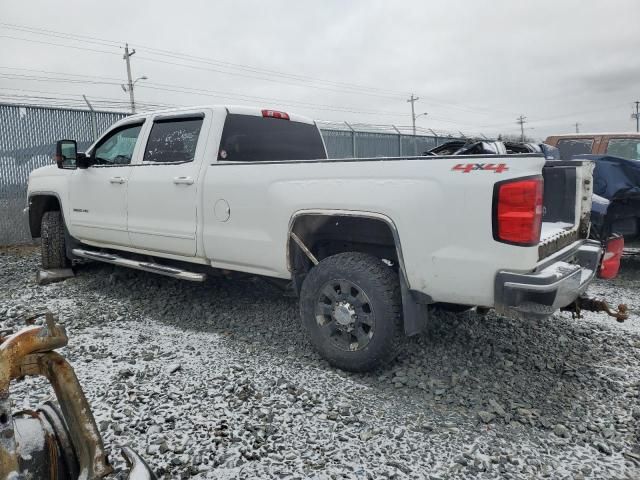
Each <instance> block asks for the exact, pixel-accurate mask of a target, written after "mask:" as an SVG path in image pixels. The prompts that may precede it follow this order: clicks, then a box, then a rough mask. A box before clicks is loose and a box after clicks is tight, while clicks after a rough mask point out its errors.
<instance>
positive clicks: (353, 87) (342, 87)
mask: <svg viewBox="0 0 640 480" xmlns="http://www.w3.org/2000/svg"><path fill="white" fill-rule="evenodd" d="M0 27H3V28H8V29H13V30H18V31H20V32H23V33H31V34H35V35H47V36H48V37H49V36H56V37H57V38H64V39H68V40H71V41H84V42H89V41H91V42H92V43H94V44H98V45H102V46H116V45H119V43H118V42H115V41H113V40H106V39H100V38H96V37H90V36H87V35H78V34H69V33H64V32H56V31H53V30H48V29H42V28H35V27H28V26H22V25H15V24H9V23H0ZM25 40H27V39H25ZM27 41H28V40H27ZM49 44H52V45H57V46H64V45H60V44H53V43H51V42H49ZM135 46H137V47H139V48H145V49H146V50H148V52H147V53H148V54H150V55H159V56H165V57H169V58H173V59H179V60H184V61H188V62H192V63H205V64H208V65H213V66H217V67H223V68H224V67H226V68H232V69H239V70H243V71H245V72H250V73H251V74H247V73H244V74H242V73H239V72H229V71H225V70H219V69H213V68H209V69H204V70H208V71H213V72H216V73H221V74H227V75H235V76H245V77H249V78H254V79H259V80H262V81H271V82H273V81H275V82H277V83H285V84H293V85H295V83H291V81H294V82H296V81H297V82H299V83H300V82H302V83H303V86H305V87H307V88H316V89H324V90H330V91H338V92H345V91H346V92H347V93H352V94H353V93H355V94H361V95H372V96H377V97H383V98H396V97H397V96H404V95H405V94H404V93H402V92H394V91H391V90H387V89H382V88H378V87H371V86H364V85H360V84H353V83H347V82H336V81H332V80H325V79H318V78H314V77H311V76H305V75H299V74H292V73H285V72H280V71H277V70H272V69H267V68H263V67H255V66H251V65H245V64H240V63H232V62H226V61H221V60H215V59H208V58H205V57H199V56H195V55H189V54H185V53H180V52H172V51H170V50H163V49H158V48H153V47H148V46H144V45H142V44H138V43H136V44H135ZM76 48H77V47H76ZM105 53H106V52H105ZM109 53H110V52H109ZM141 60H142V58H141ZM145 60H147V61H151V62H154V61H155V62H158V63H166V64H169V65H175V66H181V67H185V68H198V67H197V66H195V65H188V64H185V63H177V62H168V61H166V60H165V61H163V60H159V59H157V58H155V59H154V58H145ZM200 69H203V68H202V67H200ZM256 74H257V75H260V76H256ZM265 74H266V75H269V76H268V77H266V76H264V75H265ZM273 76H278V77H281V78H286V79H288V80H290V82H282V81H280V82H278V81H277V80H274V79H273V78H272V77H273ZM304 82H314V83H321V84H323V85H311V84H307V83H304ZM430 102H432V103H434V104H437V105H442V106H443V107H444V108H454V109H459V110H463V111H470V112H474V111H475V112H481V113H482V112H490V113H506V114H511V113H512V112H503V111H499V110H496V109H487V108H474V107H470V106H468V105H466V106H462V105H458V104H456V103H453V102H443V101H442V100H439V99H436V98H431V99H430Z"/></svg>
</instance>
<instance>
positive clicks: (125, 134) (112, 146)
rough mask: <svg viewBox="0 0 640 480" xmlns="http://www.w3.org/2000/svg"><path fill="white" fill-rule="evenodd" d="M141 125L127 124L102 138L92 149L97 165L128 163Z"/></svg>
mask: <svg viewBox="0 0 640 480" xmlns="http://www.w3.org/2000/svg"><path fill="white" fill-rule="evenodd" d="M141 129H142V125H128V126H124V127H121V128H119V129H118V130H115V131H114V132H112V133H111V134H109V135H107V136H106V137H105V138H103V139H102V140H101V141H100V143H99V144H98V146H97V147H96V148H95V150H94V155H93V156H94V158H95V162H96V164H97V165H129V164H130V163H131V158H132V157H133V150H134V148H135V146H136V141H137V140H138V136H139V135H140V130H141Z"/></svg>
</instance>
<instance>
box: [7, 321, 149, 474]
mask: <svg viewBox="0 0 640 480" xmlns="http://www.w3.org/2000/svg"><path fill="white" fill-rule="evenodd" d="M44 316H45V324H44V325H40V326H38V325H33V323H34V321H35V318H37V316H36V317H32V318H31V319H29V320H27V324H30V323H31V324H32V325H31V326H28V327H26V328H24V329H22V330H20V331H19V332H17V333H15V334H13V335H7V332H6V331H5V332H2V333H0V479H10V480H23V479H24V480H26V479H40V478H42V479H45V478H46V479H59V480H76V479H83V480H97V479H100V478H104V477H105V476H107V475H108V474H110V473H111V472H112V471H113V468H112V466H111V465H110V463H109V459H108V457H107V454H106V451H105V448H104V444H103V441H102V437H101V436H100V432H99V431H98V427H97V426H96V422H95V419H94V418H93V414H92V413H91V409H90V407H89V403H88V402H87V399H86V397H85V395H84V392H83V391H82V387H81V386H80V382H79V381H78V378H77V377H76V375H75V372H74V371H73V367H71V365H70V364H69V363H68V362H67V361H66V360H65V359H64V358H63V357H62V356H61V355H60V354H58V353H56V352H55V351H54V350H55V349H57V348H61V347H64V346H65V345H67V342H68V337H67V334H66V332H65V329H64V327H62V326H60V325H58V324H57V323H56V319H55V317H54V315H53V314H52V313H50V312H47V313H46V314H44ZM26 376H41V377H44V378H46V379H47V380H48V382H49V383H50V384H51V386H52V387H53V390H54V393H55V396H56V399H57V401H58V404H59V407H58V405H56V404H55V403H53V402H46V403H44V404H43V405H41V406H39V407H38V408H37V410H35V411H32V410H26V411H20V412H15V413H13V414H12V413H11V397H10V392H9V387H10V384H11V381H12V380H19V379H22V378H24V377H26ZM124 454H125V458H127V460H128V461H127V463H128V464H129V465H130V466H133V467H135V468H132V469H131V471H130V473H129V477H128V478H130V479H134V478H135V479H136V480H154V479H155V476H154V475H153V473H152V472H151V471H150V470H149V469H148V467H147V466H146V464H145V463H144V462H143V461H142V460H141V459H140V458H139V457H137V455H135V453H133V452H132V451H131V450H130V449H125V451H124ZM129 459H131V461H129ZM133 460H135V462H134V461H133Z"/></svg>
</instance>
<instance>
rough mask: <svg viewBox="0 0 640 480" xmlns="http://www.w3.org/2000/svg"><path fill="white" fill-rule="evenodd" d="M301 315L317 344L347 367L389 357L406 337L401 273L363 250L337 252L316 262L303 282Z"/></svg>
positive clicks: (370, 365) (358, 368) (361, 367)
mask: <svg viewBox="0 0 640 480" xmlns="http://www.w3.org/2000/svg"><path fill="white" fill-rule="evenodd" d="M300 315H301V317H302V324H303V326H304V328H305V330H306V331H307V333H308V334H309V338H310V340H311V343H312V344H313V346H314V347H315V349H316V350H317V351H318V352H319V353H320V355H322V357H323V358H325V359H326V360H327V361H328V362H329V363H330V364H331V365H333V366H335V367H338V368H341V369H343V370H349V371H353V372H365V371H370V370H373V369H375V368H378V367H380V366H383V365H385V364H387V363H389V362H390V361H392V360H393V359H395V357H396V356H397V354H398V353H399V351H400V346H401V344H402V340H403V338H404V335H403V333H402V300H401V295H400V282H399V280H398V275H397V274H396V273H395V272H394V271H393V270H392V269H391V268H390V267H389V266H387V265H385V264H384V263H383V262H382V261H381V260H380V259H378V258H376V257H374V256H372V255H368V254H365V253H358V252H348V253H339V254H337V255H333V256H330V257H327V258H325V259H324V260H322V261H321V262H320V263H319V264H318V265H316V266H315V267H314V268H312V269H311V271H310V272H309V274H308V275H307V277H306V278H305V280H304V282H303V284H302V289H301V292H300Z"/></svg>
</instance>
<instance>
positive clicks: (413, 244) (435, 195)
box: [202, 156, 544, 305]
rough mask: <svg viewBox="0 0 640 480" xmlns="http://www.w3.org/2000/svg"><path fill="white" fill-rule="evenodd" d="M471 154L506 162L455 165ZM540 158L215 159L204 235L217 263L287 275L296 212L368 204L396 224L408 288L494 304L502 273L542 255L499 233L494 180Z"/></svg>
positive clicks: (533, 168) (444, 298)
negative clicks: (496, 167) (487, 166)
mask: <svg viewBox="0 0 640 480" xmlns="http://www.w3.org/2000/svg"><path fill="white" fill-rule="evenodd" d="M467 163H469V164H476V163H505V164H507V166H508V170H506V171H503V172H502V173H495V172H494V171H491V170H475V171H471V172H469V173H463V172H462V171H461V170H452V168H453V167H454V166H455V165H456V164H467ZM543 165H544V159H543V158H542V157H540V156H509V157H502V158H501V157H492V158H490V159H487V158H482V157H478V156H472V157H461V156H458V157H454V158H447V157H420V158H413V159H372V160H366V161H322V162H315V161H309V162H276V163H269V162H265V163H246V164H245V163H243V164H234V163H230V162H227V163H224V162H214V163H212V164H211V165H209V167H208V169H207V172H206V177H205V181H204V190H203V208H202V220H203V239H202V244H203V248H204V252H205V255H206V256H207V257H208V258H209V259H210V260H211V264H212V266H214V267H219V268H227V269H232V270H241V271H247V272H252V273H257V274H263V275H270V276H274V277H280V278H289V277H290V272H289V270H288V264H287V244H288V232H289V227H290V221H291V219H292V217H293V216H294V215H296V213H299V212H302V211H305V210H318V209H323V210H327V211H333V210H352V211H358V212H372V213H376V214H381V215H384V216H386V217H387V218H388V219H390V221H392V222H393V224H394V225H395V227H396V229H397V231H398V233H399V237H400V243H401V249H402V253H403V257H404V262H405V265H404V266H405V270H406V273H407V277H408V281H409V285H410V288H413V289H417V290H420V291H422V292H424V293H426V294H428V295H430V296H431V297H432V298H433V299H434V301H441V302H452V303H464V304H470V305H492V304H493V295H494V293H493V291H494V278H495V274H496V272H497V271H498V270H501V269H509V270H514V271H530V270H531V269H533V268H534V266H535V264H536V262H537V259H538V252H537V247H514V246H510V245H506V244H501V243H498V242H496V241H494V240H493V235H492V216H491V215H492V198H493V185H494V183H495V182H497V181H501V180H506V179H509V178H516V177H522V176H531V175H540V174H541V171H542V167H543ZM220 201H224V202H226V203H227V204H228V205H229V210H230V216H229V219H228V220H226V221H221V219H220V218H218V217H217V216H216V213H215V205H216V203H217V202H220Z"/></svg>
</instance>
